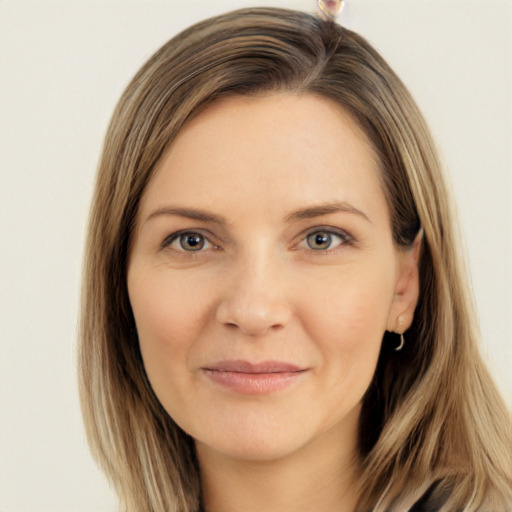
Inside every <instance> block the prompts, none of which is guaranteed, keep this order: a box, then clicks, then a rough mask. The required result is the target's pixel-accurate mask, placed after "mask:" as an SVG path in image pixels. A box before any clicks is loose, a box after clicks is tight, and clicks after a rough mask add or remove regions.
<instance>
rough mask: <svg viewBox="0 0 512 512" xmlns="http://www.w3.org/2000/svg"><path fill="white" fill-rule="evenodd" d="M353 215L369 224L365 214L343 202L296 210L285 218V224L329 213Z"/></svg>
mask: <svg viewBox="0 0 512 512" xmlns="http://www.w3.org/2000/svg"><path fill="white" fill-rule="evenodd" d="M339 212H343V213H353V214H356V215H359V216H361V217H363V218H364V219H365V220H367V221H368V222H371V220H370V218H369V217H368V215H366V213H364V212H363V211H361V210H358V209H357V208H355V207H354V206H352V205H351V204H350V203H347V202H345V201H334V202H332V203H323V204H320V205H318V206H311V207H308V208H302V209H300V210H296V211H294V212H292V213H290V214H288V215H287V216H286V217H285V220H286V222H296V221H299V220H304V219H312V218H314V217H320V216H322V215H329V214H330V213H339Z"/></svg>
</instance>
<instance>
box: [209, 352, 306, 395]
mask: <svg viewBox="0 0 512 512" xmlns="http://www.w3.org/2000/svg"><path fill="white" fill-rule="evenodd" d="M201 370H202V371H203V373H204V375H205V376H206V377H207V378H208V379H209V380H210V381H211V382H213V383H214V384H218V385H220V386H222V387H224V388H226V389H229V390H231V391H233V392H236V393H242V394H248V395H260V394H267V393H273V392H276V391H279V390H282V389H285V388H287V387H288V386H290V385H292V384H293V383H295V382H297V381H299V380H300V379H301V378H302V377H303V375H304V374H305V373H306V372H307V370H308V369H307V368H303V367H300V366H297V365H295V364H292V363H287V362H282V361H264V362H262V363H250V362H248V361H242V360H231V361H220V362H217V363H214V364H212V365H206V366H204V367H202V368H201Z"/></svg>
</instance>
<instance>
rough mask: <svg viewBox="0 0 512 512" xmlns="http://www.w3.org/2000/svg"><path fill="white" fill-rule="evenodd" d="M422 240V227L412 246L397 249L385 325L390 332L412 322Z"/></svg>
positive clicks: (399, 332) (416, 294)
mask: <svg viewBox="0 0 512 512" xmlns="http://www.w3.org/2000/svg"><path fill="white" fill-rule="evenodd" d="M422 242H423V229H420V230H419V232H418V234H417V235H416V238H415V239H414V242H413V244H412V246H411V247H410V248H409V249H406V250H399V253H398V263H397V265H398V272H397V278H396V282H395V292H394V295H393V301H392V304H391V309H390V312H389V316H388V322H387V327H386V329H387V330H388V331H390V332H396V333H398V334H402V333H404V332H405V331H407V329H409V327H410V326H411V324H412V320H413V318H414V310H415V309H416V304H417V303H418V296H419V291H420V280H419V270H418V264H419V259H420V254H421V246H422Z"/></svg>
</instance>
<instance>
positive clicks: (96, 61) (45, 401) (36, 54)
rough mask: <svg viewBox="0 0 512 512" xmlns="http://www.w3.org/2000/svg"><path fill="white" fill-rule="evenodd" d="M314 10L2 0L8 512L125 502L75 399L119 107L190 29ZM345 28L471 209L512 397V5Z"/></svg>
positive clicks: (295, 0)
mask: <svg viewBox="0 0 512 512" xmlns="http://www.w3.org/2000/svg"><path fill="white" fill-rule="evenodd" d="M314 3H315V2H314V1H313V0H286V1H284V0H283V1H280V0H273V1H260V2H251V1H245V0H212V1H205V0H203V1H186V0H182V1H180V2H178V1H176V0H167V1H156V0H136V1H125V2H122V1H114V0H103V1H84V0H61V1H49V0H48V1H46V0H45V1H43V0H40V1H26V0H11V1H5V0H4V1H1V0H0V70H1V75H0V243H1V264H0V283H1V284H0V333H1V334H0V336H1V337H0V414H1V416H0V511H2V512H43V511H44V512H93V511H94V512H96V511H112V510H115V501H114V499H113V496H112V494H111V493H110V491H109V490H108V487H107V485H106V483H105V481H104V479H103V477H102V475H101V474H100V473H99V472H98V470H97V469H96V468H95V466H94V464H93V463H92V461H91V459H90V456H89V454H88V451H87V448H86V446H85V443H84V437H83V430H82V426H81V418H80V413H79V408H78V401H77V393H76V385H75V363H74V350H75V332H76V317H77V297H78V287H79V274H80V264H81V252H82V244H83V237H84V227H85V222H86V215H87V208H88V203H89V200H90V195H91V189H92V183H93V176H94V169H95V166H96V162H97V159H98V154H99V150H100V145H101V141H102V136H103V134H104V130H105V127H106V123H107V121H108V118H109V116H110V113H111V111H112V109H113V106H114V103H115V101H116V100H117V98H118V96H119V95H120V93H121V91H122V89H123V88H124V86H125V85H126V84H127V82H128V80H129V79H130V77H131V76H132V75H133V74H134V72H135V71H136V70H137V68H138V67H139V66H140V65H141V64H142V62H143V61H144V60H145V59H146V58H147V57H148V56H149V55H150V54H151V53H152V52H153V51H154V50H156V49H157V48H158V47H159V46H160V45H161V44H163V43H164V42H165V41H166V40H167V39H169V38H170V37H171V36H172V35H173V34H174V33H176V32H177V31H178V30H180V29H182V28H184V27H185V26H187V25H189V24H190V23H192V22H194V21H197V20H199V19H201V18H204V17H207V16H209V15H212V14H216V13H220V12H223V11H226V10H229V9H233V8H238V7H243V6H249V5H275V6H277V5H281V6H287V7H296V8H302V9H306V10H313V9H314ZM342 22H343V23H344V24H346V25H347V26H349V27H351V28H355V29H356V30H358V31H359V32H361V33H363V34H364V35H366V36H367V37H368V38H369V39H370V40H371V41H372V42H373V43H375V45H376V46H377V48H379V49H380V50H381V51H382V53H383V54H384V56H385V57H387V58H388V60H389V62H390V63H391V65H392V66H393V67H394V68H395V69H396V71H397V72H398V74H399V75H400V76H401V77H402V78H403V79H404V81H405V82H406V84H408V86H409V87H410V88H411V90H412V92H413V94H414V95H415V97H416V98H417V100H418V102H419V104H420V106H421V107H422V109H423V110H424V112H425V114H426V117H427V119H428V120H429V122H430V124H431V127H432V129H433V131H434V133H435V135H436V139H437V140H438V142H439V146H440V148H441V149H442V152H443V154H444V159H445V161H446V164H447V168H448V171H449V175H450V178H451V180H452V182H453V185H454V188H455V192H456V195H457V197H458V200H459V205H460V211H461V217H462V222H463V229H464V232H465V235H466V240H467V246H468V252H469V262H470V265H471V269H472V274H473V284H474V288H475V292H476V300H477V304H478V307H479V310H480V315H481V325H482V331H483V334H484V342H485V344H484V350H485V352H486V353H488V354H489V357H490V359H491V364H492V367H493V372H494V373H495V375H496V376H497V378H498V379H500V382H501V385H502V386H503V389H504V390H505V392H506V393H507V394H509V396H510V392H511V391H512V371H510V368H512V339H511V335H510V332H511V330H512V329H511V327H512V320H511V318H512V271H511V261H512V258H511V253H512V201H511V198H512V177H511V175H512V1H510V0H501V1H500V0H485V1H482V0H478V1H471V0H443V1H441V0H439V1H435V0H434V1H432V0H430V1H428V2H427V1H422V2H420V1H417V0H348V5H347V8H346V10H345V12H344V16H343V19H342Z"/></svg>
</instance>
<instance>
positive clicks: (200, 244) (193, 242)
mask: <svg viewBox="0 0 512 512" xmlns="http://www.w3.org/2000/svg"><path fill="white" fill-rule="evenodd" d="M171 245H173V246H174V249H176V250H178V251H179V250H182V251H186V252H199V251H201V250H202V249H205V248H207V247H209V245H210V242H209V241H208V240H207V239H206V238H205V237H204V236H203V235H201V234H200V233H182V234H181V235H179V236H178V237H176V239H175V240H174V241H173V243H172V244H171Z"/></svg>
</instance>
